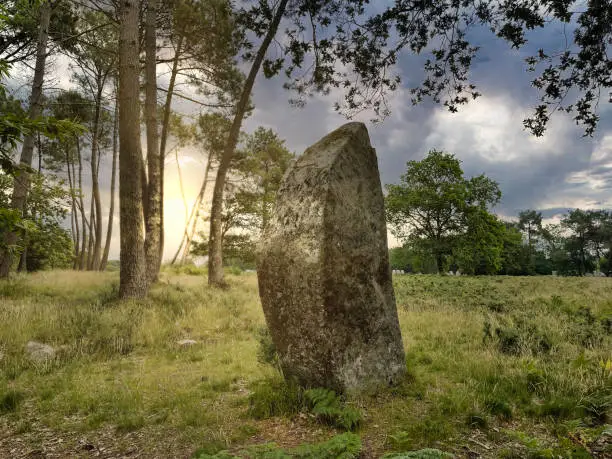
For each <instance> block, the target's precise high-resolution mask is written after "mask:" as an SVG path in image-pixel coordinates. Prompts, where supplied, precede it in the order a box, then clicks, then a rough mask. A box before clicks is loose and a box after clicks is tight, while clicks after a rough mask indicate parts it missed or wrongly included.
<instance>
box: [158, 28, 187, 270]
mask: <svg viewBox="0 0 612 459" xmlns="http://www.w3.org/2000/svg"><path fill="white" fill-rule="evenodd" d="M182 46H183V35H182V33H181V34H179V37H178V42H177V44H176V50H175V52H174V61H173V62H172V71H171V73H170V82H169V83H168V92H167V93H166V103H165V104H164V116H163V120H162V129H161V137H160V140H159V166H160V167H159V188H160V190H161V199H160V205H161V207H160V212H159V216H160V222H159V228H160V234H159V260H160V263H161V259H162V255H163V252H164V237H165V233H164V173H165V164H166V163H165V159H166V144H167V142H168V133H169V131H170V113H171V110H172V96H173V95H174V86H175V84H176V75H177V74H178V63H179V59H180V55H181V48H182ZM179 250H180V248H179ZM177 255H178V252H177ZM177 255H175V256H174V259H173V260H172V264H174V261H175V260H176V257H177Z"/></svg>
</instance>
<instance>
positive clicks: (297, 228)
mask: <svg viewBox="0 0 612 459" xmlns="http://www.w3.org/2000/svg"><path fill="white" fill-rule="evenodd" d="M257 272H258V278H259V293H260V296H261V301H262V304H263V309H264V313H265V317H266V321H267V323H268V327H269V329H270V333H271V335H272V340H273V341H274V344H275V345H276V348H277V350H278V352H279V355H280V361H281V366H282V369H283V372H284V373H285V376H287V377H296V378H297V379H298V381H299V382H300V383H301V384H302V385H304V386H307V387H319V386H320V387H328V388H332V389H336V390H340V391H347V390H348V391H353V390H357V391H359V390H362V389H366V388H372V387H378V386H383V385H389V384H394V383H396V382H398V380H399V379H400V378H401V377H402V375H403V374H404V373H405V371H406V364H405V356H404V348H403V345H402V337H401V333H400V328H399V322H398V317H397V309H396V306H395V296H394V293H393V286H392V284H391V271H390V269H389V255H388V250H387V229H386V225H385V212H384V201H383V195H382V190H381V185H380V177H379V173H378V164H377V160H376V153H375V151H374V149H373V148H372V147H371V145H370V139H369V136H368V131H367V129H366V127H365V125H364V124H363V123H348V124H345V125H344V126H342V127H340V128H339V129H337V130H335V131H333V132H332V133H331V134H329V135H327V136H326V137H324V138H323V139H321V140H320V141H319V142H317V143H316V144H314V145H313V146H311V147H310V148H308V149H307V150H306V152H305V153H304V154H303V155H302V156H301V157H299V158H298V160H297V161H296V162H295V164H294V165H293V166H292V167H291V168H290V169H289V170H288V171H287V173H286V175H285V177H284V178H283V182H282V184H281V187H280V190H279V193H278V197H277V203H276V208H275V210H274V213H273V215H272V218H271V220H270V222H269V226H268V228H267V229H266V231H265V234H264V236H263V238H262V242H261V244H260V247H259V251H258V270H257Z"/></svg>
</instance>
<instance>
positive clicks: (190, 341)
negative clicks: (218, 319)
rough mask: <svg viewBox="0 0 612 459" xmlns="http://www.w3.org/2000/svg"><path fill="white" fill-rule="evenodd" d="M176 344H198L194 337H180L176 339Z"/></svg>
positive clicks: (186, 345) (185, 345) (183, 345)
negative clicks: (180, 338) (178, 339)
mask: <svg viewBox="0 0 612 459" xmlns="http://www.w3.org/2000/svg"><path fill="white" fill-rule="evenodd" d="M176 344H178V345H179V346H181V347H189V346H193V345H194V344H198V342H197V341H196V340H194V339H182V340H180V341H177V342H176Z"/></svg>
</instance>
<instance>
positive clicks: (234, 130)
mask: <svg viewBox="0 0 612 459" xmlns="http://www.w3.org/2000/svg"><path fill="white" fill-rule="evenodd" d="M287 2H288V0H280V2H279V4H278V6H277V8H276V12H275V13H274V17H273V18H272V21H271V22H270V25H269V27H268V31H267V32H266V36H265V38H264V40H263V42H262V43H261V46H260V48H259V50H258V51H257V55H256V56H255V60H254V61H253V64H252V66H251V70H250V71H249V74H248V76H247V79H246V81H245V83H244V88H243V89H242V94H241V95H240V100H239V101H238V106H237V107H236V114H235V116H234V120H233V122H232V126H231V128H230V132H229V136H228V139H227V142H226V144H225V148H224V150H223V156H222V157H221V163H220V164H219V169H218V170H217V179H216V181H215V188H214V192H213V199H212V208H211V212H210V235H209V244H208V284H209V285H217V286H223V285H224V284H225V281H224V279H223V240H222V239H223V192H224V190H225V179H226V177H227V172H228V170H229V167H230V164H231V161H232V158H233V157H234V152H235V150H236V144H237V143H238V136H239V135H240V127H241V126H242V120H243V119H244V114H245V112H246V109H247V106H248V103H249V99H250V97H251V92H252V90H253V85H254V83H255V77H256V76H257V74H258V73H259V69H260V67H261V64H262V62H263V60H264V58H265V56H266V52H267V50H268V47H269V46H270V43H271V42H272V39H273V38H274V36H275V35H276V32H277V30H278V26H279V24H280V21H281V18H282V17H283V14H284V13H285V9H286V7H287Z"/></svg>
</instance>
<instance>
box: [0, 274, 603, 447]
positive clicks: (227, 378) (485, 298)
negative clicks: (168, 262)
mask: <svg viewBox="0 0 612 459" xmlns="http://www.w3.org/2000/svg"><path fill="white" fill-rule="evenodd" d="M229 280H230V284H231V288H230V289H228V290H217V289H210V288H208V287H207V286H205V279H204V278H203V277H202V275H201V274H200V275H198V271H197V270H195V271H194V272H192V273H191V274H189V273H185V272H183V273H177V272H169V271H166V272H165V273H164V276H163V281H162V282H161V283H160V285H158V286H156V287H155V288H154V289H153V290H152V292H151V295H150V298H149V299H147V300H143V301H138V302H118V301H116V300H115V296H116V290H117V282H118V278H117V275H116V273H103V274H99V273H75V272H71V271H70V272H69V271H66V272H49V273H39V274H34V275H28V276H27V277H23V278H18V279H15V280H12V281H10V282H3V283H0V369H1V373H0V457H7V458H8V457H11V458H12V457H49V458H50V457H58V458H64V457H94V456H95V457H146V458H154V457H155V458H170V457H177V458H180V457H185V458H187V457H192V456H195V457H199V458H206V457H218V458H221V457H232V456H239V457H242V456H245V457H266V458H268V457H269V458H272V457H275V458H279V457H313V458H314V457H321V458H323V457H347V458H348V457H353V456H355V457H356V456H357V454H359V455H360V457H381V456H383V455H384V454H389V456H388V457H422V458H426V457H448V456H444V455H442V453H441V452H446V453H450V454H452V455H455V456H456V457H491V458H496V457H506V458H529V457H532V458H537V457H543V458H546V457H550V458H553V457H555V458H556V457H565V458H581V457H612V427H611V426H610V424H612V362H611V360H612V279H606V278H604V279H600V278H556V277H533V278H524V277H522V278H521V277H516V278H511V277H481V278H478V277H442V276H424V275H423V276H398V277H396V278H395V279H394V282H395V291H396V297H397V304H398V311H399V316H400V322H401V327H402V333H403V339H404V344H405V347H406V353H407V365H408V370H409V377H408V378H407V380H406V381H405V383H404V384H402V385H401V386H400V387H396V388H394V389H392V390H388V391H383V392H380V393H376V394H368V395H362V396H360V397H349V398H348V399H333V398H332V399H330V400H331V402H330V403H331V404H332V405H333V406H334V409H335V410H336V411H335V412H337V415H336V414H334V413H335V412H334V413H332V414H331V415H330V414H329V413H327V414H326V413H325V412H322V411H321V410H317V406H316V405H313V403H312V400H310V399H309V396H308V394H307V393H306V394H305V393H304V392H303V391H301V390H299V389H298V388H296V387H294V386H292V385H287V384H286V383H284V382H283V379H282V377H281V375H280V373H279V372H278V371H277V370H276V368H275V366H274V364H273V355H272V353H271V352H270V351H271V350H270V348H269V345H268V344H267V342H268V339H267V335H266V333H265V327H264V320H263V314H262V312H261V306H260V303H259V298H258V295H257V281H256V277H255V275H254V274H242V275H230V276H229ZM182 339H192V340H195V341H196V343H195V344H193V345H190V346H181V345H179V344H177V342H178V341H179V340H182ZM32 340H33V341H38V342H41V343H45V344H49V345H51V346H53V347H54V349H55V350H56V358H54V359H52V360H48V361H41V362H35V361H33V360H31V359H30V358H29V357H28V354H27V353H26V351H25V346H26V343H27V342H28V341H32ZM265 360H268V361H272V363H266V362H265ZM347 413H348V414H347ZM347 416H348V419H352V420H354V421H355V422H349V423H347V422H344V421H343V420H345V419H347ZM351 416H353V417H351ZM347 428H351V429H353V433H352V434H350V433H349V434H344V432H345V430H347ZM330 439H331V441H329V440H330ZM269 442H275V443H276V445H277V446H272V445H266V446H257V447H253V446H252V445H260V444H265V443H269ZM325 442H327V443H325ZM298 445H303V446H301V447H298ZM304 445H305V446H304ZM424 448H433V449H435V450H437V452H436V451H433V450H430V451H429V452H427V451H422V450H423V449H424ZM417 450H421V452H420V453H408V452H410V451H417ZM220 451H226V452H223V453H220ZM332 451H333V452H332ZM357 451H360V452H359V453H357ZM390 453H403V454H395V455H392V454H390ZM342 454H344V456H342Z"/></svg>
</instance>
